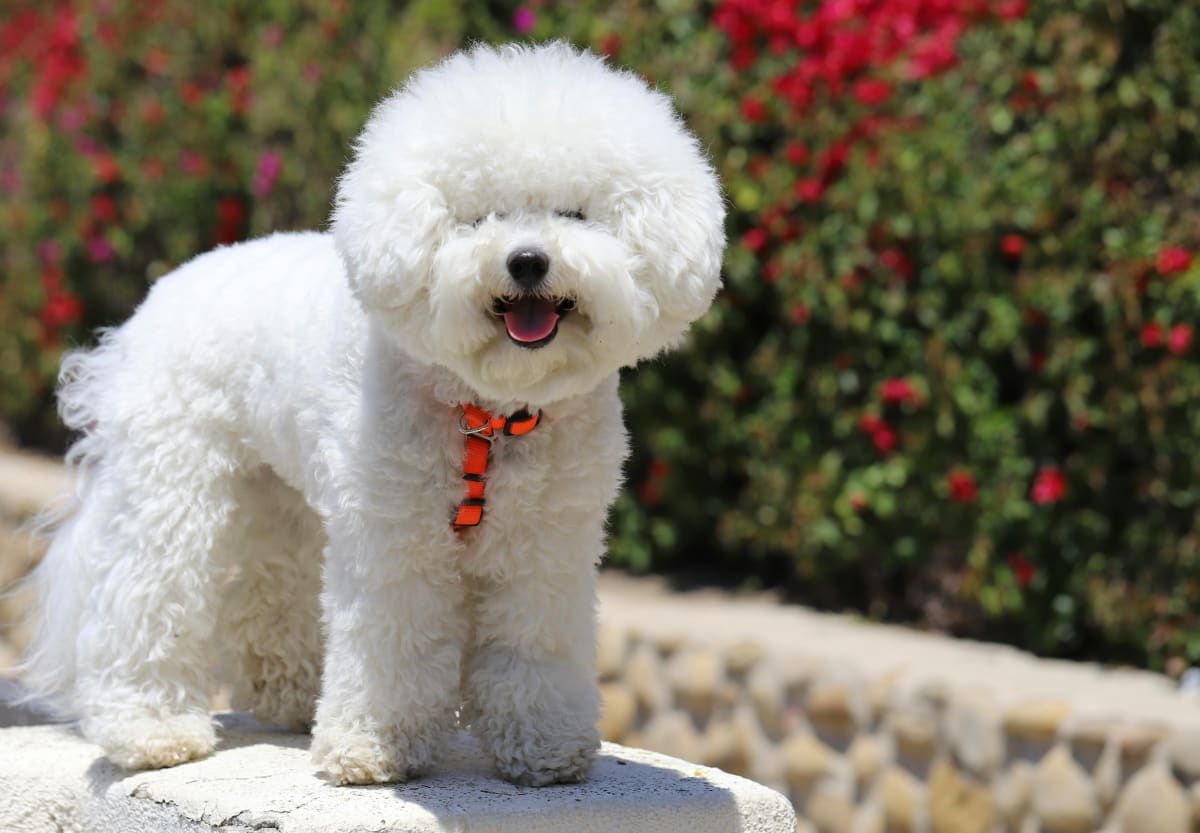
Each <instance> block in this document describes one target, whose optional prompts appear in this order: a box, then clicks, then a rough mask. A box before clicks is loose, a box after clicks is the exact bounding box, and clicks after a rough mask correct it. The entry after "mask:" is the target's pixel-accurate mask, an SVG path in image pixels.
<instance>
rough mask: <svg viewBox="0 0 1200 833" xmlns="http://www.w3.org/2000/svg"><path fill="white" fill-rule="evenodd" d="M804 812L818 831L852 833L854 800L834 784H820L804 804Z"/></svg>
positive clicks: (822, 832) (823, 832)
mask: <svg viewBox="0 0 1200 833" xmlns="http://www.w3.org/2000/svg"><path fill="white" fill-rule="evenodd" d="M804 814H805V816H807V817H808V819H809V820H810V821H811V822H812V823H813V825H814V826H815V827H816V828H817V831H818V833H852V830H851V827H852V825H853V823H854V801H853V798H852V796H850V795H848V794H847V792H846V791H845V790H842V789H839V788H838V787H837V786H836V785H822V786H821V787H818V788H817V789H816V790H815V791H814V792H813V794H812V797H811V798H809V800H808V802H807V803H806V804H805V805H804Z"/></svg>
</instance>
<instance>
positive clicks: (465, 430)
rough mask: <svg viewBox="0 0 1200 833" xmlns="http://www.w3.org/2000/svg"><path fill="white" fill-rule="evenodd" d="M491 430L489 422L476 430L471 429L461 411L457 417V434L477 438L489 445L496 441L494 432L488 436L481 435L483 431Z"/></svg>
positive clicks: (464, 414)
mask: <svg viewBox="0 0 1200 833" xmlns="http://www.w3.org/2000/svg"><path fill="white" fill-rule="evenodd" d="M491 428H492V423H491V420H489V421H487V422H485V423H483V425H480V426H478V427H476V428H472V427H471V423H470V422H468V421H467V412H466V411H463V412H462V413H460V414H459V415H458V432H459V433H460V434H462V435H464V436H467V437H478V438H479V439H481V440H487V441H488V442H489V443H494V442H495V441H496V433H495V432H494V431H493V432H492V433H490V434H485V433H483V432H484V431H491Z"/></svg>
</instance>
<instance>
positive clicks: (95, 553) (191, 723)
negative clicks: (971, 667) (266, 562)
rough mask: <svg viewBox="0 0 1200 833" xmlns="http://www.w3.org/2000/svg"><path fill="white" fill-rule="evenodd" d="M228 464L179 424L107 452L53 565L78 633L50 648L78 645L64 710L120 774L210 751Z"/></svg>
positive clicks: (207, 437)
mask: <svg viewBox="0 0 1200 833" xmlns="http://www.w3.org/2000/svg"><path fill="white" fill-rule="evenodd" d="M231 446H232V444H231ZM235 454H236V452H235V450H234V449H233V448H232V447H228V448H222V447H220V445H219V444H218V443H216V442H215V441H214V436H213V435H212V433H210V432H200V433H197V434H196V435H192V434H191V432H190V430H189V426H187V425H186V424H180V421H179V420H174V421H172V422H170V423H169V424H167V423H158V424H157V425H154V426H147V429H146V432H145V433H144V434H142V435H141V436H138V437H137V438H136V439H135V438H133V437H129V438H126V439H124V440H122V441H121V442H119V443H110V444H109V445H108V446H106V448H105V450H104V456H103V459H102V460H101V461H100V462H99V464H98V465H97V468H96V470H95V472H94V475H93V476H94V478H95V482H94V483H92V484H90V485H89V486H88V490H87V495H86V497H85V499H84V503H83V506H82V508H81V512H82V514H83V517H84V519H85V520H87V523H86V524H85V526H86V528H87V529H88V530H89V534H88V535H86V536H81V535H73V536H72V539H71V542H70V543H71V550H72V551H71V552H70V553H64V554H62V555H61V557H63V558H64V559H68V560H69V562H70V563H69V566H67V567H66V568H65V569H62V570H61V576H60V577H61V578H63V579H64V580H66V581H69V582H71V583H74V584H76V586H77V587H78V588H79V593H78V597H79V598H80V600H81V609H80V610H79V612H78V616H77V623H78V633H77V634H75V633H69V632H63V633H56V634H51V635H49V641H60V640H64V639H73V640H75V642H74V648H75V657H74V659H75V675H74V684H73V696H72V697H71V698H70V699H71V701H72V702H71V706H72V710H73V711H75V712H76V713H77V714H78V715H79V716H80V718H81V719H80V728H81V730H82V732H83V734H84V735H85V736H86V737H87V738H88V739H89V740H91V741H93V742H95V743H97V744H99V745H100V746H102V747H103V748H104V750H105V752H106V753H107V754H108V756H109V758H110V759H111V760H112V761H114V762H115V763H117V764H120V765H121V766H124V767H127V768H135V769H142V768H156V767H163V766H171V765H174V764H178V763H182V762H183V761H187V760H191V759H193V758H198V757H202V756H204V755H206V754H208V753H209V752H210V751H211V750H212V748H213V746H214V744H215V742H216V736H215V732H214V727H213V722H212V719H211V718H210V716H209V713H208V702H209V693H210V692H209V689H210V656H209V650H208V648H209V644H210V643H209V640H210V638H211V636H212V633H213V628H214V625H215V622H216V611H217V607H218V602H219V597H220V583H221V577H222V575H223V574H224V572H225V570H226V568H227V567H228V564H227V563H225V562H224V561H223V560H222V559H221V558H219V557H217V556H219V555H220V554H221V553H220V552H219V551H218V550H217V548H216V547H215V546H214V544H215V541H216V540H217V539H218V538H219V536H220V535H221V534H222V532H223V531H224V530H225V529H226V527H227V526H228V524H229V523H230V521H231V519H232V517H233V515H234V509H235V505H236V495H235V488H234V486H235V484H236V481H237V479H238V478H239V476H240V475H239V463H238V460H237V459H236V456H235ZM59 566H62V565H59ZM52 602H53V599H51V600H49V602H48V603H52Z"/></svg>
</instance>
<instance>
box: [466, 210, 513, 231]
mask: <svg viewBox="0 0 1200 833" xmlns="http://www.w3.org/2000/svg"><path fill="white" fill-rule="evenodd" d="M507 217H508V215H507V214H505V213H504V212H503V211H493V212H491V213H489V214H484V215H483V216H482V217H476V218H475V219H474V220H472V221H471V228H479V226H481V225H482V224H483V222H484V221H485V220H503V219H505V218H507Z"/></svg>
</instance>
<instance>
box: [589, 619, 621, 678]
mask: <svg viewBox="0 0 1200 833" xmlns="http://www.w3.org/2000/svg"><path fill="white" fill-rule="evenodd" d="M628 653H629V632H628V631H626V630H625V629H624V628H619V627H616V626H614V625H606V626H604V627H602V628H600V631H599V633H598V634H597V635H596V668H597V671H598V673H599V677H600V680H601V682H607V681H609V680H615V679H617V678H618V677H620V676H621V672H622V671H624V670H625V658H626V656H627V655H628Z"/></svg>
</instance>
